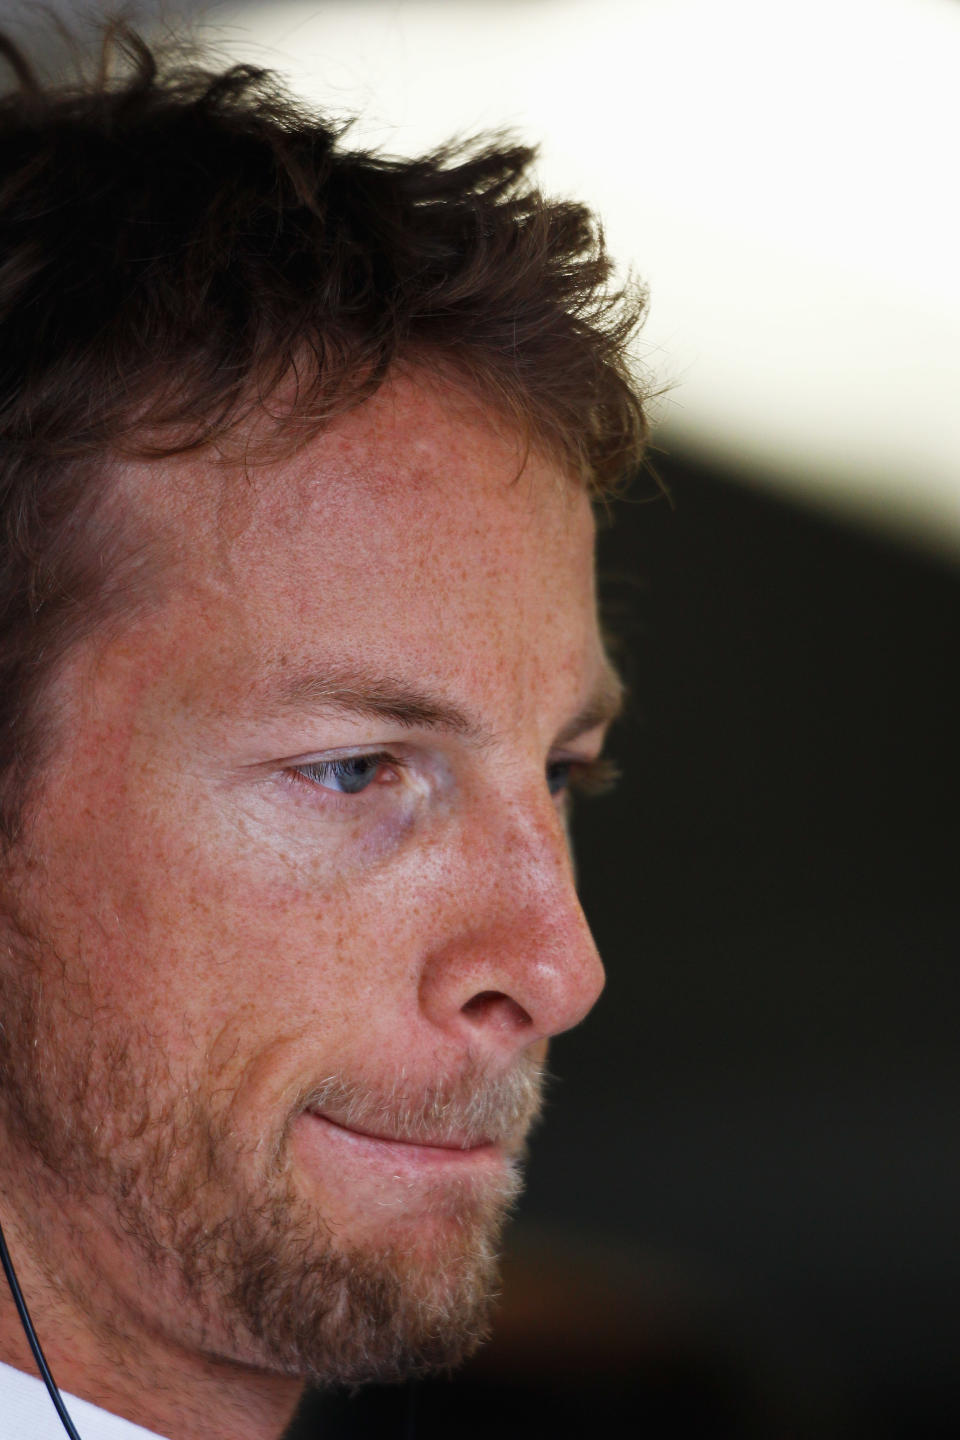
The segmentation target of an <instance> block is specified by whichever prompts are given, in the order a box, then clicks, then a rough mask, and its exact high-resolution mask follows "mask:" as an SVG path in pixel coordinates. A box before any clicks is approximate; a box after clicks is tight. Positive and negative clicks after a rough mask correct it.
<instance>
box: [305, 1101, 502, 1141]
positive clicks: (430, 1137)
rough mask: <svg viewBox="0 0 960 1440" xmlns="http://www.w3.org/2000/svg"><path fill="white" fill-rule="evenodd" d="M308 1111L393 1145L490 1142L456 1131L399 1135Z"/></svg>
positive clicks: (324, 1112)
mask: <svg viewBox="0 0 960 1440" xmlns="http://www.w3.org/2000/svg"><path fill="white" fill-rule="evenodd" d="M309 1113H310V1114H311V1115H319V1116H320V1118H321V1119H322V1120H327V1121H328V1122H329V1123H330V1124H331V1125H336V1126H337V1128H338V1129H339V1130H351V1131H352V1132H353V1134H354V1135H365V1136H366V1137H367V1138H368V1139H370V1140H387V1141H389V1142H390V1143H391V1144H393V1145H425V1146H430V1147H431V1148H432V1149H436V1150H476V1149H479V1148H480V1146H481V1145H489V1144H490V1141H489V1140H488V1139H487V1138H486V1137H485V1136H476V1135H467V1134H466V1133H458V1132H456V1131H450V1130H444V1131H440V1130H437V1131H431V1132H428V1133H426V1134H419V1135H401V1134H400V1133H399V1132H397V1131H387V1130H367V1129H364V1128H363V1126H360V1125H348V1124H347V1123H346V1122H345V1121H343V1120H338V1119H337V1117H336V1116H335V1115H331V1114H330V1113H329V1112H328V1111H326V1110H320V1109H313V1108H312V1107H311V1108H310V1112H309Z"/></svg>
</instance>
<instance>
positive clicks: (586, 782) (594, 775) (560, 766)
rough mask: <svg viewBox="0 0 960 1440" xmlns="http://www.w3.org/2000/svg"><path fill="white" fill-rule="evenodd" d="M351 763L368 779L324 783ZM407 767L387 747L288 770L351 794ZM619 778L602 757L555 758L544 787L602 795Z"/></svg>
mask: <svg viewBox="0 0 960 1440" xmlns="http://www.w3.org/2000/svg"><path fill="white" fill-rule="evenodd" d="M357 766H366V767H367V770H366V771H365V772H364V775H362V776H360V777H356V771H355V767H357ZM351 767H354V778H365V777H366V775H367V774H369V779H367V782H366V783H365V784H363V785H361V786H360V788H359V789H357V790H336V789H334V788H333V786H331V785H328V784H327V783H326V782H327V781H328V780H334V779H339V780H344V779H348V778H350V769H351ZM406 768H407V762H406V761H405V760H402V759H400V758H399V757H398V756H396V755H392V754H389V753H387V752H386V751H373V752H371V753H369V754H359V755H344V756H342V757H338V758H335V759H333V760H313V761H310V762H309V763H308V764H304V765H295V766H292V767H291V773H292V774H293V775H294V776H296V777H298V778H299V779H302V780H304V781H305V782H306V783H308V784H311V785H316V786H317V787H318V788H320V789H322V790H328V791H329V792H330V793H331V794H334V795H343V796H346V797H351V796H356V795H362V794H363V793H364V791H365V790H368V789H370V787H371V786H372V785H375V784H376V781H377V776H378V772H380V771H382V770H393V771H402V770H404V769H406ZM555 777H556V778H559V779H561V780H562V783H561V784H559V785H557V787H556V789H554V785H553V780H554V778H555ZM393 778H396V776H394V777H393ZM619 778H620V774H619V771H618V769H617V767H616V765H614V764H613V762H612V761H610V760H605V759H598V760H554V761H551V762H550V763H549V764H548V765H547V771H546V781H547V787H548V789H549V790H550V793H551V794H552V795H554V796H563V795H565V794H567V795H569V794H571V793H573V792H576V793H579V794H582V795H602V794H604V793H605V792H606V791H608V790H611V789H612V788H613V786H614V785H615V784H616V783H617V781H618V780H619Z"/></svg>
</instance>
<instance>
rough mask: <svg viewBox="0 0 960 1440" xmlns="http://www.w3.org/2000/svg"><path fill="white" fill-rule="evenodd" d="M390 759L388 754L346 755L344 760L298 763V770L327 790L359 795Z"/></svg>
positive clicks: (341, 793)
mask: <svg viewBox="0 0 960 1440" xmlns="http://www.w3.org/2000/svg"><path fill="white" fill-rule="evenodd" d="M388 761H390V757H389V756H388V755H346V756H344V758H343V759H342V760H314V761H313V762H312V764H310V765H298V766H297V771H298V772H299V774H301V775H305V776H306V777H307V779H308V780H313V781H314V782H315V784H317V785H322V786H323V788H324V789H325V790H335V791H336V792H337V793H338V794H340V795H359V794H360V792H361V790H366V788H367V786H368V785H372V784H373V782H374V780H376V778H377V775H378V774H379V773H380V771H381V770H382V769H383V766H384V765H385V764H386V763H387V762H388ZM392 763H394V764H396V762H395V761H393V762H392Z"/></svg>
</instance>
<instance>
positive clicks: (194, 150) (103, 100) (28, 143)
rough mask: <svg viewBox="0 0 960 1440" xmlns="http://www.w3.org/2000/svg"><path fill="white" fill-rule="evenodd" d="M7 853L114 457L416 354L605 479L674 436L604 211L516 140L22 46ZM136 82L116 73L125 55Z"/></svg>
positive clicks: (321, 410)
mask: <svg viewBox="0 0 960 1440" xmlns="http://www.w3.org/2000/svg"><path fill="white" fill-rule="evenodd" d="M0 54H2V55H3V56H4V57H5V58H6V60H7V61H8V62H9V64H10V65H11V67H12V68H13V70H14V72H15V74H16V75H17V77H18V79H19V82H20V84H19V90H18V91H17V92H16V93H14V94H12V95H9V96H7V97H5V98H4V99H2V100H0V841H2V840H7V841H9V840H12V839H13V838H14V837H15V835H16V833H17V824H18V817H19V814H20V810H21V806H22V801H23V795H24V785H25V782H26V780H27V779H28V778H29V775H30V773H31V769H32V767H34V766H35V765H36V764H37V762H38V757H39V749H38V742H39V739H40V738H41V737H42V733H43V732H42V727H40V726H39V725H38V724H37V718H38V717H37V712H38V708H39V707H38V701H39V700H40V699H41V698H42V693H43V682H44V681H45V680H46V679H47V678H48V677H49V675H50V674H51V672H52V669H53V667H54V666H55V663H56V661H57V659H58V658H59V657H60V656H62V655H63V653H64V652H65V650H66V648H67V647H68V646H69V644H70V643H71V642H72V641H73V640H75V639H76V638H77V637H78V636H79V635H80V634H83V633H85V632H86V631H87V630H89V629H91V628H92V627H93V626H94V625H95V624H97V623H98V622H99V620H100V619H101V618H102V616H103V614H104V613H105V608H106V604H107V602H108V600H109V591H110V587H111V582H113V583H114V585H115V587H116V579H117V577H116V573H115V567H114V566H113V564H112V561H111V556H110V549H109V546H108V545H107V543H106V540H105V539H104V537H103V536H102V535H99V534H98V530H97V526H98V519H99V516H100V509H99V506H98V502H99V500H100V497H101V494H102V491H103V477H104V476H105V474H106V473H107V470H108V463H109V461H110V460H111V459H114V458H116V457H122V456H130V455H138V456H141V457H142V456H147V455H152V456H162V455H171V454H174V453H178V452H183V451H185V450H189V449H193V448H196V447H199V446H203V445H209V444H217V445H222V444H223V443H225V442H226V441H227V439H228V438H229V437H230V436H231V435H236V434H239V433H240V431H241V427H242V426H243V424H244V421H250V420H252V419H253V418H255V416H256V415H257V413H260V414H261V415H262V413H263V411H264V408H265V407H266V408H267V409H269V402H270V400H271V398H272V397H275V396H276V395H277V394H278V391H279V387H280V386H281V385H283V386H284V387H285V389H284V393H285V394H286V393H287V392H288V391H289V388H290V381H291V379H294V380H295V382H296V383H295V385H294V387H293V389H294V393H295V399H294V402H293V404H292V405H290V404H289V402H285V403H284V405H283V407H282V409H278V411H277V414H276V417H275V424H274V431H275V434H274V438H275V439H277V440H279V441H281V442H284V443H287V442H289V443H291V444H293V443H296V442H297V441H298V440H301V439H303V438H305V436H306V434H308V433H311V432H312V431H315V430H316V429H318V428H319V427H320V426H321V425H322V424H323V422H324V421H325V420H327V419H329V418H330V417H331V415H333V414H335V413H338V412H342V411H343V410H344V409H346V408H348V407H349V406H351V405H356V404H358V403H360V402H361V401H362V400H363V399H364V398H366V397H367V396H368V395H370V394H371V393H372V392H373V391H374V390H375V389H376V387H377V386H378V385H379V384H380V382H381V381H382V380H383V378H384V376H385V375H386V373H387V371H388V369H389V368H390V366H391V364H392V363H393V362H394V361H395V360H414V361H415V362H416V363H419V364H426V365H430V364H438V365H441V366H443V367H446V368H448V369H449V368H450V367H452V368H453V369H454V371H456V372H457V373H459V374H460V375H462V376H463V377H464V378H465V379H466V380H467V381H468V383H469V384H470V385H471V386H472V387H473V388H474V389H475V390H476V391H478V393H479V394H480V395H481V396H482V397H483V398H484V399H486V400H487V401H489V402H492V403H493V404H495V405H496V406H498V407H499V408H501V409H502V410H504V411H505V412H506V413H507V414H509V415H510V416H511V418H512V419H513V420H514V421H518V422H519V423H520V426H521V429H522V431H523V433H524V434H525V436H526V439H527V440H528V442H533V443H536V444H539V445H541V446H543V447H545V448H547V449H548V450H549V451H550V452H552V453H553V454H555V455H556V456H557V457H559V458H560V460H561V462H562V463H563V464H564V466H565V467H566V468H568V469H570V470H572V471H573V472H574V473H576V474H578V475H579V476H581V477H582V478H583V479H584V480H585V482H586V483H587V484H588V485H589V486H590V487H591V489H592V490H593V492H594V493H595V494H597V495H605V494H609V493H610V492H611V490H612V489H613V488H615V486H616V485H617V483H618V482H619V481H620V480H621V479H622V478H623V477H624V476H625V475H626V474H628V473H629V472H630V471H631V470H632V469H633V468H634V467H635V466H636V464H637V462H638V459H639V456H640V453H641V449H642V446H643V442H644V439H645V435H646V422H645V419H644V414H643V408H642V403H641V397H640V394H639V391H638V388H637V386H636V383H635V381H634V379H633V378H632V376H631V373H630V369H629V366H628V364H627V360H626V344H627V341H628V339H629V337H630V335H631V333H632V332H633V330H634V329H635V326H636V324H637V322H638V320H639V317H640V314H641V310H642V295H640V293H639V292H636V291H633V292H628V293H624V292H619V293H610V292H609V290H608V288H607V285H608V280H609V274H610V262H609V259H608V257H607V254H606V252H605V250H604V246H603V240H602V235H601V233H600V230H599V227H598V225H597V223H596V222H595V220H594V219H593V217H592V216H591V215H590V213H589V212H588V211H587V210H586V209H585V208H584V207H583V206H581V205H578V204H573V203H569V202H558V201H548V200H546V199H544V198H543V196H542V195H540V194H539V193H538V191H537V190H536V189H535V188H534V187H533V186H532V184H531V182H530V180H529V177H528V174H527V172H528V169H529V166H530V162H531V160H532V158H533V152H532V151H531V150H529V149H528V148H526V147H524V146H521V145H517V144H515V143H511V142H509V141H506V140H503V139H502V138H501V139H499V140H497V139H496V138H495V139H493V140H487V141H485V142H475V143H472V144H470V145H465V146H460V147H451V148H448V149H446V150H443V151H439V152H437V153H434V154H431V155H428V156H426V157H424V158H421V159H415V160H396V159H389V158H385V157H383V156H380V155H376V154H371V153H365V152H363V151H361V150H350V149H347V148H345V147H344V146H343V145H342V143H341V142H342V140H343V130H344V128H345V127H340V128H339V129H338V128H337V127H334V126H331V125H330V124H328V123H326V122H325V121H323V120H322V119H320V118H318V117H317V116H316V115H314V114H311V113H308V112H306V111H305V110H304V109H302V108H301V107H300V106H298V105H297V104H296V103H295V102H293V101H291V100H290V99H289V97H287V96H286V95H285V93H284V92H283V90H282V89H281V88H280V86H279V85H278V83H277V82H276V80H275V79H274V78H273V77H272V76H271V75H270V74H269V73H267V72H265V71H263V70H259V69H256V68H253V67H251V66H249V65H235V66H233V67H232V68H229V69H226V70H224V71H222V72H220V73H215V72H212V71H210V70H208V69H205V68H203V67H202V66H201V65H200V64H199V63H197V62H196V61H195V60H191V59H186V60H185V59H183V57H182V56H180V57H178V56H176V55H170V56H167V57H164V56H162V55H161V56H158V55H157V54H156V53H154V52H152V51H151V50H150V49H149V48H148V47H147V45H146V44H145V43H144V42H143V41H142V40H141V39H140V38H139V37H138V36H137V35H135V34H134V33H132V32H130V31H129V30H126V29H124V28H122V27H114V28H113V29H112V30H110V31H108V32H107V34H106V38H105V40H104V48H103V54H104V61H103V63H102V64H101V67H100V72H99V74H98V76H97V77H96V78H95V79H94V80H88V81H85V82H78V83H76V84H73V85H66V86H59V87H48V88H44V87H43V86H42V85H41V84H40V82H39V81H38V80H37V78H36V76H35V74H34V72H33V70H32V69H31V67H30V65H29V64H28V62H27V61H26V59H25V58H24V56H23V55H22V53H21V52H20V51H19V50H18V49H17V48H16V47H15V46H14V45H13V44H12V42H10V41H9V40H8V39H6V38H4V37H2V36H0ZM112 69H115V70H117V71H118V73H116V74H113V75H111V70H112Z"/></svg>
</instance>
